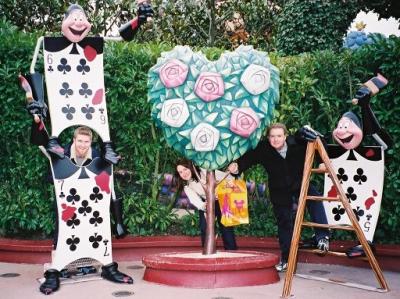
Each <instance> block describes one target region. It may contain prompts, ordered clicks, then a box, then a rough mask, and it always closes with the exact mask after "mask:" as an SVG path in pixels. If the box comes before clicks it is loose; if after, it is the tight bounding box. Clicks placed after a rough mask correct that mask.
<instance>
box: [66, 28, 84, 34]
mask: <svg viewBox="0 0 400 299" xmlns="http://www.w3.org/2000/svg"><path fill="white" fill-rule="evenodd" d="M69 30H70V31H71V32H72V34H74V35H79V36H81V35H82V34H83V33H84V32H85V30H86V28H84V29H83V30H75V29H74V28H71V27H69Z"/></svg>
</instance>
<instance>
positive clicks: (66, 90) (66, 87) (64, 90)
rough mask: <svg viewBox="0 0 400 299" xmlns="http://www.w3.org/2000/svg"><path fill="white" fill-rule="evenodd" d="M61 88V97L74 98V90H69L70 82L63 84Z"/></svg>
mask: <svg viewBox="0 0 400 299" xmlns="http://www.w3.org/2000/svg"><path fill="white" fill-rule="evenodd" d="M61 86H62V88H61V89H60V90H59V92H60V95H62V96H65V98H68V96H72V95H73V94H74V92H73V90H72V89H71V88H69V83H68V82H63V84H61Z"/></svg>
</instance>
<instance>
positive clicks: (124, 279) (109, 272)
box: [101, 262, 133, 284]
mask: <svg viewBox="0 0 400 299" xmlns="http://www.w3.org/2000/svg"><path fill="white" fill-rule="evenodd" d="M101 277H103V278H104V279H107V280H109V281H112V282H117V283H127V284H133V279H132V277H130V276H128V275H126V274H124V273H122V272H119V271H118V264H117V263H116V262H113V263H111V264H108V265H105V266H103V267H101Z"/></svg>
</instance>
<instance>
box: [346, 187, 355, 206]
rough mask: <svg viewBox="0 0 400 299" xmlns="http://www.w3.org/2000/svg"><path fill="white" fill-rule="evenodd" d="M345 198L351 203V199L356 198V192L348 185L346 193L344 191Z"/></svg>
mask: <svg viewBox="0 0 400 299" xmlns="http://www.w3.org/2000/svg"><path fill="white" fill-rule="evenodd" d="M346 196H347V199H348V200H349V202H350V203H351V202H352V201H355V200H357V194H355V193H354V188H353V187H349V188H347V193H346Z"/></svg>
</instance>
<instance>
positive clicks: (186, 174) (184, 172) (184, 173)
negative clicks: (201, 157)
mask: <svg viewBox="0 0 400 299" xmlns="http://www.w3.org/2000/svg"><path fill="white" fill-rule="evenodd" d="M176 171H177V172H178V174H179V176H180V177H181V179H182V180H184V181H189V180H190V179H191V178H192V171H191V170H190V169H189V168H187V167H185V166H183V165H178V166H177V167H176Z"/></svg>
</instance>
